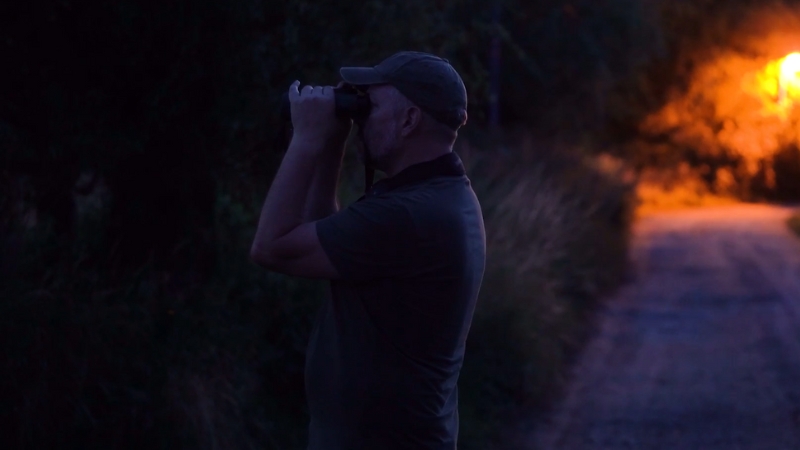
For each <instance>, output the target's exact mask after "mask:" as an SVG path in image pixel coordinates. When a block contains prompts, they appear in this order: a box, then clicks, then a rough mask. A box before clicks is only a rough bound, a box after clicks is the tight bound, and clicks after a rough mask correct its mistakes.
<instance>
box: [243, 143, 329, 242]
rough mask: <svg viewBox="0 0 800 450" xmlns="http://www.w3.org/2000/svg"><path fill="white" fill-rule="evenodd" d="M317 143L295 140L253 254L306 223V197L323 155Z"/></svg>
mask: <svg viewBox="0 0 800 450" xmlns="http://www.w3.org/2000/svg"><path fill="white" fill-rule="evenodd" d="M317 145H319V144H316V143H314V142H307V141H301V140H294V139H293V140H292V142H291V143H290V144H289V148H288V149H287V151H286V154H285V155H284V157H283V161H281V165H280V167H279V168H278V172H277V173H276V174H275V178H274V179H273V181H272V185H271V186H270V188H269V192H268V193H267V199H266V200H265V201H264V206H263V208H262V209H261V216H260V218H259V220H258V229H257V230H256V236H255V239H254V241H253V251H260V250H263V249H265V248H268V247H269V245H270V244H271V243H272V242H274V241H275V240H277V239H278V238H280V237H282V236H284V235H285V234H287V233H289V232H290V231H292V230H293V229H294V228H296V227H297V226H299V225H302V224H303V223H304V217H303V213H304V208H305V203H306V196H307V193H308V191H309V187H310V185H311V182H312V178H313V175H314V166H315V165H316V164H317V161H315V160H314V159H315V157H316V156H315V155H318V154H319V151H317V148H315V147H316V146H317Z"/></svg>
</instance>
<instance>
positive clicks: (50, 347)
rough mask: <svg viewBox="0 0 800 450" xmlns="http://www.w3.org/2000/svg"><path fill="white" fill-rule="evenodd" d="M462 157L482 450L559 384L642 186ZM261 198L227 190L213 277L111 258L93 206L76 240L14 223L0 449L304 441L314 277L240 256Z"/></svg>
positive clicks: (466, 380)
mask: <svg viewBox="0 0 800 450" xmlns="http://www.w3.org/2000/svg"><path fill="white" fill-rule="evenodd" d="M465 161H467V162H469V165H470V175H471V178H472V179H473V182H474V186H475V190H476V192H477V194H478V196H479V198H480V200H481V202H482V205H483V208H484V217H485V222H486V230H487V241H488V261H487V269H486V275H485V278H484V283H483V288H482V291H481V297H480V300H479V304H478V308H477V311H476V313H475V318H474V322H473V327H472V330H471V333H470V337H469V340H468V348H467V352H466V359H465V365H464V369H463V372H462V376H461V378H460V381H459V385H460V389H459V390H460V396H461V398H460V415H461V430H460V439H459V446H460V448H463V449H466V450H469V449H481V450H484V449H488V448H491V446H492V442H493V441H494V442H495V444H496V442H497V440H498V439H499V437H500V436H501V432H502V429H503V427H504V425H505V424H506V423H508V421H509V420H510V418H511V417H513V416H514V415H515V414H516V413H518V412H519V411H521V410H532V411H536V410H541V409H542V408H543V407H544V406H543V405H546V404H547V403H548V402H549V401H550V400H551V399H553V398H554V397H555V396H556V395H557V393H558V391H559V389H560V388H561V387H562V386H563V385H564V383H565V382H566V378H567V376H566V373H567V369H568V367H569V364H570V361H571V359H572V357H573V356H574V355H575V354H576V352H577V351H578V350H579V349H580V348H581V346H582V344H583V342H584V341H585V339H586V338H587V336H588V335H589V333H590V332H591V328H592V321H593V319H592V313H593V311H594V309H595V307H596V306H597V302H598V298H599V297H600V296H601V295H603V293H605V292H608V291H610V290H611V289H613V288H614V287H615V286H616V285H618V284H619V283H620V282H621V280H622V278H623V274H624V272H625V268H626V262H627V259H626V255H627V242H628V232H629V225H630V221H631V216H632V209H633V205H634V195H633V188H632V186H631V185H630V184H626V183H623V182H621V181H620V180H621V179H622V178H624V177H621V176H620V174H619V173H617V172H615V171H616V169H614V168H613V164H612V165H611V167H609V165H608V164H596V161H595V160H592V159H587V158H584V157H581V156H578V155H577V154H572V155H571V156H570V155H566V154H558V155H556V154H555V152H553V153H552V154H550V155H547V154H545V155H540V156H537V157H536V158H534V159H533V160H526V159H524V158H519V157H497V156H496V155H489V154H488V153H485V154H483V156H481V154H475V155H470V156H468V157H466V158H465ZM356 190H357V189H356ZM354 192H355V191H354ZM256 197H258V196H257V195H253V199H256ZM258 200H260V198H258ZM259 206H260V205H259V202H258V201H256V200H248V199H247V197H237V196H234V195H231V194H229V193H227V192H225V191H224V189H219V192H218V193H217V202H216V209H215V225H214V231H213V233H212V234H211V236H213V240H211V241H210V245H213V246H214V248H215V249H216V250H215V254H216V265H215V266H214V268H213V270H211V272H210V273H207V274H205V275H198V274H196V273H192V272H191V271H190V270H188V269H186V273H181V272H175V271H169V270H166V269H165V268H163V267H159V266H158V265H157V264H155V263H153V262H148V263H147V264H145V265H144V266H142V267H139V268H138V269H137V270H133V271H120V270H118V269H116V268H115V267H114V266H113V264H109V263H108V261H109V259H108V255H109V252H112V251H113V246H108V245H107V244H106V243H103V242H102V235H103V233H102V230H103V227H104V222H103V221H104V218H103V216H102V214H100V215H98V216H96V217H85V218H83V219H82V220H81V221H80V222H79V226H78V229H77V234H76V236H77V238H76V239H75V240H74V241H65V240H63V239H59V238H58V237H57V236H56V235H55V234H54V232H53V230H52V227H50V225H49V224H48V223H47V222H46V221H41V222H40V223H39V224H38V225H36V226H35V227H32V228H26V229H20V230H17V232H15V233H14V236H15V242H14V243H13V245H11V244H12V243H7V244H8V245H9V247H8V248H9V249H10V248H12V247H14V248H15V250H14V251H13V255H12V254H10V253H9V254H8V257H9V258H12V257H13V258H15V259H14V261H15V262H16V263H15V264H14V265H13V266H4V268H3V270H4V272H3V275H4V277H3V283H1V284H0V299H2V300H0V330H2V331H1V332H0V364H2V367H4V368H5V369H4V371H3V378H4V380H5V382H4V383H2V385H0V398H3V402H0V414H2V417H4V418H6V420H4V421H3V424H2V425H0V429H2V434H3V436H6V437H8V438H9V440H8V441H7V442H13V443H12V444H11V445H9V446H7V447H6V448H9V449H12V448H14V449H16V448H19V449H23V448H154V449H159V448H161V449H166V448H170V449H184V448H186V449H188V448H191V449H201V450H204V449H219V448H239V449H257V448H259V449H263V448H266V449H276V450H277V449H281V450H283V449H290V450H291V449H301V448H304V446H305V440H306V432H307V424H308V416H307V411H306V406H305V396H304V385H303V365H304V358H305V347H306V345H307V340H308V334H309V331H310V329H311V326H312V321H313V317H314V313H315V311H316V309H317V307H318V305H319V302H320V299H321V297H322V295H323V292H324V291H323V288H324V284H322V283H318V282H309V281H304V280H300V279H294V278H289V277H283V276H279V275H275V274H271V273H268V272H266V271H264V270H262V269H261V268H258V267H256V266H255V265H253V264H251V263H250V262H249V260H248V258H247V254H248V248H249V244H250V240H251V239H252V236H253V231H254V229H253V227H254V224H255V220H256V215H257V214H258V211H259ZM201 244H202V245H209V242H205V243H198V245H201ZM184 248H189V249H191V248H192V246H186V247H184ZM176 251H177V250H176ZM9 260H11V259H9Z"/></svg>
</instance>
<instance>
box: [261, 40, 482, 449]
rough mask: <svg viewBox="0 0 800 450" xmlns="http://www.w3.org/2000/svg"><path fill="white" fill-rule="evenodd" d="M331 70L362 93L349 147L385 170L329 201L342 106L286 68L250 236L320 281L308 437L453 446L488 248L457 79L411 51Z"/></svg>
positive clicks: (282, 267) (346, 123) (266, 257)
mask: <svg viewBox="0 0 800 450" xmlns="http://www.w3.org/2000/svg"><path fill="white" fill-rule="evenodd" d="M340 73H341V75H342V78H343V80H344V83H347V84H350V85H353V86H357V87H359V88H361V89H364V90H366V92H367V94H368V96H369V98H370V101H371V104H372V107H371V110H370V113H369V116H368V117H367V118H366V119H364V121H363V123H359V124H358V125H359V137H360V138H361V140H362V142H363V149H362V150H361V151H360V156H361V158H363V160H364V161H365V162H367V163H368V164H369V165H370V166H371V167H373V168H375V169H377V170H380V171H382V172H384V173H385V174H386V175H387V178H385V179H384V180H381V181H379V182H377V183H376V184H375V186H373V188H372V189H370V191H369V192H368V193H367V195H365V196H364V197H362V198H361V199H360V200H359V201H357V202H355V203H353V204H352V205H350V206H348V207H347V208H345V209H343V210H341V211H338V207H337V205H336V198H335V190H336V184H337V179H338V173H339V169H340V167H341V161H342V156H343V152H344V143H345V140H346V138H347V136H348V134H349V132H350V129H351V127H352V121H351V120H349V119H340V118H337V117H336V116H335V105H334V95H333V88H332V87H330V86H326V87H311V86H305V87H303V89H302V90H299V89H298V85H299V82H295V83H293V84H292V85H291V87H290V89H289V99H290V103H291V118H292V122H293V125H294V135H293V137H292V141H291V144H290V145H289V148H288V150H287V152H286V155H285V156H284V159H283V162H282V163H281V167H280V169H279V170H278V173H277V175H276V176H275V179H274V181H273V183H272V186H271V188H270V191H269V193H268V195H267V199H266V201H265V203H264V207H263V210H262V213H261V218H260V221H259V224H258V230H257V232H256V236H255V240H254V242H253V247H252V250H251V257H252V259H253V260H254V261H255V262H257V263H259V264H260V265H263V266H265V267H267V268H268V269H270V270H273V271H277V272H282V273H285V274H289V275H295V276H301V277H308V278H325V279H330V280H331V296H330V298H329V299H327V300H326V302H325V303H324V305H323V306H322V309H321V311H320V312H319V316H318V318H317V321H316V323H315V325H314V329H313V331H312V335H311V339H310V342H309V347H308V352H307V360H306V390H307V395H308V404H309V410H310V413H311V424H310V427H309V447H308V448H309V449H311V450H358V449H378V450H380V449H430V450H444V449H455V448H456V441H457V435H458V390H457V387H456V382H457V380H458V374H459V371H460V369H461V365H462V361H463V358H464V347H465V342H466V338H467V333H468V331H469V327H470V323H471V321H472V314H473V311H474V308H475V302H476V299H477V296H478V290H479V288H480V284H481V280H482V277H483V271H484V260H485V235H484V228H483V218H482V214H481V209H480V205H479V204H478V200H477V198H476V197H475V194H474V192H473V191H472V188H471V186H470V181H469V179H468V178H467V177H466V175H465V173H464V168H463V166H462V164H461V161H460V159H459V158H458V156H457V155H456V154H455V153H453V152H452V147H453V143H454V142H455V139H456V136H457V130H458V129H459V127H460V126H461V125H463V124H464V123H465V122H466V119H467V97H466V90H465V88H464V84H463V82H462V80H461V77H460V76H459V75H458V73H456V71H455V70H454V69H453V67H452V66H450V64H449V63H448V62H447V61H446V60H444V59H441V58H438V57H435V56H433V55H430V54H425V53H418V52H401V53H398V54H395V55H393V56H391V57H389V58H387V59H386V60H384V61H383V62H381V63H380V64H379V65H377V66H375V67H363V68H352V67H345V68H342V69H341V71H340Z"/></svg>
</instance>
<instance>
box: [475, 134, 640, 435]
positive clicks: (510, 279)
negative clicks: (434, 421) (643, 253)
mask: <svg viewBox="0 0 800 450" xmlns="http://www.w3.org/2000/svg"><path fill="white" fill-rule="evenodd" d="M545 150H546V149H539V150H538V153H539V155H538V156H535V157H534V158H533V160H527V161H526V160H525V159H524V158H520V157H517V156H500V155H494V156H493V157H492V158H486V157H484V158H483V160H480V161H477V162H476V163H475V164H474V167H475V169H473V179H474V180H476V183H475V184H476V189H477V192H478V195H479V197H480V199H481V202H482V204H483V205H484V214H485V220H486V230H487V249H488V254H487V270H486V274H485V277H484V284H483V287H482V290H481V297H480V300H479V303H478V307H477V310H476V313H475V317H474V321H473V325H472V329H471V331H470V336H469V341H468V346H467V353H466V360H465V365H464V368H463V371H462V375H461V379H460V386H461V388H460V389H461V392H462V397H461V398H462V402H461V412H462V427H461V448H464V449H473V448H474V449H485V448H488V445H489V444H488V443H489V442H490V441H492V440H494V441H495V443H496V444H497V441H498V439H499V438H500V436H501V434H500V431H501V430H502V429H503V423H504V422H505V421H508V420H512V419H513V417H514V416H515V415H516V413H518V412H520V411H525V412H526V413H536V412H541V411H543V410H544V408H545V407H546V406H547V405H548V403H549V402H551V401H552V400H553V399H554V398H555V397H556V396H557V394H558V392H559V390H560V389H561V388H562V387H563V386H564V383H565V382H566V373H567V369H568V367H569V364H570V362H571V360H572V358H573V357H574V355H575V354H576V352H577V351H578V350H579V349H580V348H581V346H582V345H583V343H584V342H585V340H586V338H587V337H588V336H589V334H590V333H591V329H592V323H593V320H592V318H593V315H592V313H593V312H594V310H595V308H596V306H597V304H598V299H599V298H600V296H602V295H603V294H605V293H607V292H609V291H610V290H612V289H613V288H614V287H616V286H617V285H618V284H619V283H621V282H622V281H623V278H624V276H625V272H626V267H627V248H628V234H629V225H630V222H631V220H632V214H633V209H634V207H635V193H634V187H633V184H632V183H631V181H632V180H631V179H630V178H629V177H627V178H626V174H625V171H624V170H623V167H622V166H621V165H619V164H616V163H614V161H613V160H607V159H606V160H603V159H599V160H598V159H590V158H584V157H581V156H580V155H579V154H575V153H569V152H567V153H565V152H564V151H563V150H559V151H558V152H556V151H553V150H551V151H550V153H549V154H546V153H545ZM533 153H534V154H536V153H537V152H536V151H534V152H533ZM542 153H545V154H542ZM609 163H610V164H609Z"/></svg>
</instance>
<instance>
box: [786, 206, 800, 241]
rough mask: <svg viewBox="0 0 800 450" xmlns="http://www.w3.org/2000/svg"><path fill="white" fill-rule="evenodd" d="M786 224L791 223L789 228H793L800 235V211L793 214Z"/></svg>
mask: <svg viewBox="0 0 800 450" xmlns="http://www.w3.org/2000/svg"><path fill="white" fill-rule="evenodd" d="M786 224H787V225H789V229H790V230H792V231H793V232H794V234H796V235H798V236H800V211H798V212H796V213H794V214H792V216H791V217H789V219H788V220H787V221H786Z"/></svg>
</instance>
